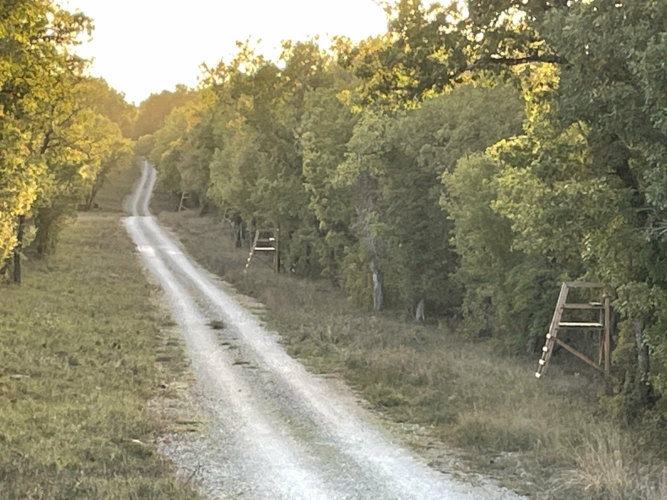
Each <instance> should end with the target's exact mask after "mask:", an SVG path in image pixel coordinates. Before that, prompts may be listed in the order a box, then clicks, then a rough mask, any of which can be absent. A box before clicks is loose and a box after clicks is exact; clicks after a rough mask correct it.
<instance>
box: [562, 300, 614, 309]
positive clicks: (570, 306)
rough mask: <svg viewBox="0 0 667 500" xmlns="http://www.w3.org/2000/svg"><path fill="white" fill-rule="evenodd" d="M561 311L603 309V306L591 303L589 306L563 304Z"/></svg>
mask: <svg viewBox="0 0 667 500" xmlns="http://www.w3.org/2000/svg"><path fill="white" fill-rule="evenodd" d="M563 309H584V310H590V309H604V306H603V305H602V304H600V303H599V302H591V303H590V304H563Z"/></svg>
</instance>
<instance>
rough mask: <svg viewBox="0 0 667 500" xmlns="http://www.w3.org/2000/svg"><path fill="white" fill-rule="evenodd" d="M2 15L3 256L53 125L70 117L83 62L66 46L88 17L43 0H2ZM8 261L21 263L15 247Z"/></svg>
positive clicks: (42, 170) (15, 234)
mask: <svg viewBox="0 0 667 500" xmlns="http://www.w3.org/2000/svg"><path fill="white" fill-rule="evenodd" d="M0 21H1V22H0V26H2V29H1V30H0V116H2V120H0V262H6V259H7V257H8V256H9V254H10V253H11V252H12V251H13V250H14V249H15V248H18V249H19V250H20V248H21V247H22V245H23V241H22V237H23V234H24V231H23V224H24V221H25V218H26V216H27V214H28V213H29V212H30V210H31V208H32V206H33V204H34V203H35V201H36V200H37V198H38V196H40V194H42V185H41V184H42V180H43V179H44V177H45V176H47V175H48V173H47V172H48V169H47V165H46V161H45V158H44V153H45V152H46V150H47V149H48V148H50V147H52V141H53V135H54V129H55V128H56V127H58V126H60V125H61V124H63V123H66V122H67V120H68V116H69V114H70V113H71V109H69V108H68V107H69V106H70V104H71V102H72V97H71V96H72V86H73V84H74V82H75V81H76V79H77V78H78V75H80V73H81V70H82V68H83V66H84V62H83V61H82V60H80V59H79V58H77V57H76V56H75V55H73V53H72V48H73V47H74V46H75V45H76V44H77V38H78V37H79V35H80V34H81V33H83V32H90V29H91V25H90V20H89V19H88V18H86V17H85V16H84V15H83V14H80V13H75V14H71V13H69V12H68V11H66V10H64V9H62V8H60V7H58V6H57V5H55V4H54V3H52V2H51V1H49V0H26V1H23V2H13V1H7V0H4V1H2V2H0ZM14 263H15V266H20V254H19V252H18V251H17V252H16V255H15V259H14ZM6 267H7V266H6V265H5V269H6ZM15 279H17V280H19V281H20V271H19V270H17V272H16V273H15Z"/></svg>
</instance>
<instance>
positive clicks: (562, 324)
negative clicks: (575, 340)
mask: <svg viewBox="0 0 667 500" xmlns="http://www.w3.org/2000/svg"><path fill="white" fill-rule="evenodd" d="M572 288H604V285H602V284H601V283H587V282H581V281H571V282H565V283H563V285H562V286H561V288H560V295H559V296H558V302H557V304H556V310H555V311H554V316H553V318H552V320H551V326H550V327H549V333H547V341H546V344H545V345H544V347H543V348H542V357H541V359H540V361H539V364H538V366H537V372H535V376H536V377H537V378H540V377H541V376H542V375H544V374H545V373H546V371H547V366H549V359H551V354H552V353H553V350H554V347H555V346H556V344H558V345H559V346H561V347H562V348H563V349H565V350H567V351H569V352H570V353H572V354H574V355H575V356H576V357H578V358H579V359H581V360H582V361H584V362H586V363H588V364H589V365H591V366H592V367H593V368H595V369H596V370H598V371H600V372H601V373H602V374H604V375H605V376H609V371H610V369H611V319H610V317H611V314H610V309H609V297H605V296H604V295H603V296H602V298H601V300H600V302H589V303H588V304H571V303H568V302H567V295H568V293H569V291H570V289H572ZM565 310H579V311H582V310H583V311H586V310H591V311H599V321H597V322H591V323H586V322H568V321H563V313H564V312H565ZM570 329H575V330H598V331H599V332H600V347H599V355H598V362H597V363H596V362H594V361H593V360H591V359H589V358H588V357H587V356H586V355H584V354H583V353H581V352H579V351H577V350H576V349H575V348H574V347H572V346H569V345H567V344H566V343H565V342H563V341H562V340H560V339H559V338H558V332H560V331H561V330H570Z"/></svg>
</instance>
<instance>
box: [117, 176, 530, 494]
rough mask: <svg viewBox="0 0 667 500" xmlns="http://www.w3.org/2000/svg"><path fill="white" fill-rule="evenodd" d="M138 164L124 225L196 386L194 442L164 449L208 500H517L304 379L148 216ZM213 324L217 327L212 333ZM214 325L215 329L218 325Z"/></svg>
mask: <svg viewBox="0 0 667 500" xmlns="http://www.w3.org/2000/svg"><path fill="white" fill-rule="evenodd" d="M155 177H156V173H155V170H154V169H153V168H152V167H151V166H149V165H148V164H144V166H143V171H142V176H141V179H140V181H139V183H138V184H137V187H136V189H135V192H134V194H133V196H132V198H131V199H130V200H129V202H128V209H129V210H130V212H131V213H132V214H134V215H133V216H132V217H128V218H126V219H125V221H124V223H125V226H126V228H127V230H128V232H129V233H130V235H131V236H132V238H133V240H134V242H135V243H136V245H137V248H138V250H139V253H140V255H141V257H142V260H143V263H144V265H145V266H146V267H147V268H148V270H149V271H150V272H151V274H152V275H153V276H154V278H155V279H156V280H157V281H158V282H159V283H160V285H161V286H162V288H163V290H164V292H165V295H166V298H167V300H168V303H169V307H170V309H171V312H172V314H173V317H174V320H175V321H176V322H177V323H178V326H179V328H180V330H181V333H182V335H183V337H184V339H185V342H186V345H187V351H188V355H189V357H190V360H191V362H192V370H193V372H194V375H195V376H196V379H197V382H196V385H195V388H194V393H195V397H194V398H193V401H194V403H193V404H196V405H197V408H196V412H197V413H198V414H199V415H201V416H203V417H204V419H205V420H206V421H207V426H206V431H205V432H204V433H201V434H194V435H193V434H180V435H174V436H170V438H169V439H168V440H165V442H164V443H163V444H162V445H161V451H162V452H163V453H165V454H166V455H167V456H168V457H169V458H170V459H171V460H173V461H174V463H175V464H176V465H177V466H178V467H179V469H180V470H181V472H182V474H183V475H184V476H186V477H187V478H188V479H189V480H191V481H193V482H195V483H196V484H197V485H198V486H199V488H200V490H201V492H202V493H203V495H204V496H205V497H207V498H215V499H218V498H243V499H271V500H274V499H275V500H278V499H308V500H311V499H312V500H317V499H332V500H337V499H369V500H375V499H378V500H379V499H397V500H398V499H400V500H403V499H441V500H450V499H451V500H458V499H480V500H482V499H485V500H486V499H508V500H509V499H518V498H520V497H518V496H517V495H515V494H514V493H512V492H510V491H508V490H506V489H502V488H499V487H497V486H495V485H493V484H491V483H488V484H482V485H475V486H472V485H469V484H466V483H462V482H458V481H456V480H454V479H453V478H452V477H450V476H448V475H446V474H443V473H440V472H436V471H435V470H433V469H431V468H429V467H428V466H427V465H426V464H424V463H423V462H421V461H420V460H419V459H417V458H415V457H414V456H413V455H412V454H411V453H410V452H409V451H407V450H406V449H404V448H402V447H400V446H398V445H396V444H395V443H393V442H392V440H391V439H390V438H389V437H388V435H387V433H385V432H384V431H382V430H380V429H379V428H378V427H377V426H376V425H374V424H372V423H370V422H372V421H373V418H372V417H371V416H370V415H369V414H368V413H367V411H366V410H363V409H362V408H361V407H360V406H359V405H358V404H356V403H355V401H354V398H353V397H351V395H350V392H349V391H347V392H346V391H344V390H341V388H340V387H338V386H337V385H336V384H333V383H331V381H330V380H327V379H324V378H321V377H317V376H314V375H312V374H310V373H308V372H307V371H306V370H305V369H304V368H303V366H302V365H301V364H300V363H299V362H298V361H296V360H294V359H292V358H291V357H289V356H288V355H287V354H286V353H285V352H284V351H283V349H282V347H281V346H280V345H279V344H278V338H277V335H276V334H275V333H273V332H269V331H267V330H265V329H264V328H263V326H262V325H261V323H260V322H259V321H258V320H257V319H256V318H255V317H254V316H253V315H252V314H251V313H250V312H248V311H247V310H245V309H244V308H242V307H241V306H240V305H239V304H238V303H237V302H236V301H235V300H234V299H233V298H232V296H231V295H230V293H229V292H228V290H229V289H228V287H226V286H225V284H224V283H222V282H220V281H219V280H216V279H214V278H213V277H212V276H210V275H209V274H208V273H207V272H206V271H204V270H203V269H202V268H200V267H199V266H198V265H197V264H195V263H194V262H193V261H191V260H190V258H189V257H188V256H187V255H185V254H184V253H183V251H182V250H181V248H180V247H179V246H178V245H177V244H176V243H175V242H174V241H173V240H172V239H171V238H170V237H169V235H168V234H167V233H166V232H165V231H164V230H163V229H162V228H161V227H160V226H159V224H158V223H157V222H156V220H155V219H154V218H153V217H152V216H151V215H150V212H149V209H148V202H149V199H150V195H151V192H152V189H153V186H154V184H155ZM212 321H214V322H216V323H215V326H216V328H215V329H214V328H212V327H211V326H209V325H210V324H211V322H212ZM220 322H221V323H220Z"/></svg>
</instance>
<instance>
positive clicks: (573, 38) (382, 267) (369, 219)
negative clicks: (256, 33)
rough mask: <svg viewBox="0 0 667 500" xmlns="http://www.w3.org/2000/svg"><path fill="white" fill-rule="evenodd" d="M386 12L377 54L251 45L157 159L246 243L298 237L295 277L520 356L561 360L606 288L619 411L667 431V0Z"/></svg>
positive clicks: (146, 144)
mask: <svg viewBox="0 0 667 500" xmlns="http://www.w3.org/2000/svg"><path fill="white" fill-rule="evenodd" d="M386 8H387V11H388V14H389V16H388V18H389V29H388V33H387V34H386V35H384V36H381V37H375V38H369V39H367V40H365V41H363V42H360V43H356V44H355V43H351V42H350V41H349V40H346V39H344V38H339V39H337V40H336V42H335V44H334V46H333V47H332V48H331V49H330V50H326V51H325V50H322V49H321V48H320V47H319V45H318V43H317V40H311V41H307V42H300V43H293V42H285V43H284V45H283V52H282V55H281V56H280V58H279V59H278V60H277V61H269V60H267V59H265V58H263V57H262V56H261V55H258V54H257V53H256V52H255V51H254V50H253V49H252V47H250V46H249V45H248V44H239V50H238V54H237V56H236V57H235V58H234V59H232V60H231V61H229V62H224V61H221V62H220V63H219V64H218V65H217V66H216V67H212V68H205V72H204V77H205V78H204V84H203V85H202V86H201V88H200V89H198V90H196V91H191V92H189V94H188V96H189V97H188V99H187V102H186V103H185V104H183V105H182V106H180V107H177V108H175V109H174V110H173V111H172V112H171V113H170V114H169V115H168V116H167V117H166V119H165V122H164V126H162V127H161V128H160V129H159V130H157V131H156V132H155V133H154V134H150V135H145V136H143V137H141V138H139V140H138V151H139V152H141V153H142V154H145V155H147V156H149V157H150V160H151V161H152V162H153V163H154V164H155V165H156V166H157V168H158V171H159V181H160V183H161V185H162V187H163V188H164V189H165V190H167V191H171V192H174V193H182V192H187V193H189V194H190V195H191V197H192V199H194V201H195V203H196V204H198V205H199V206H200V207H201V208H202V210H208V209H210V208H211V207H213V208H215V209H216V210H218V211H219V212H220V213H222V214H223V215H224V216H226V217H227V218H228V219H229V220H230V221H232V222H233V223H234V224H235V225H236V226H237V229H238V230H237V234H242V231H241V230H240V229H241V228H248V229H252V228H255V227H279V228H280V231H281V238H282V244H283V252H284V255H283V256H282V258H283V260H284V262H285V263H286V265H287V267H288V268H289V269H291V271H292V272H294V273H296V274H299V275H304V276H318V277H326V278H327V279H330V280H332V281H333V282H334V283H336V284H337V285H338V286H340V287H341V288H342V289H343V290H344V291H345V292H346V293H347V294H348V296H349V297H350V299H351V300H353V301H355V302H356V303H358V304H359V305H361V306H365V307H369V308H371V307H372V308H375V309H377V310H379V309H382V308H385V309H386V308H389V309H394V310H402V311H406V312H409V313H410V314H415V313H419V314H421V313H422V312H423V311H425V312H426V315H427V316H431V317H434V316H436V317H437V316H440V317H442V316H459V317H460V318H461V330H462V331H463V332H465V334H466V335H468V336H469V337H470V338H480V337H488V338H492V339H494V341H495V342H497V343H498V345H499V346H501V347H503V348H504V349H505V350H506V351H507V352H510V353H519V352H524V353H525V352H533V351H534V350H537V349H539V348H540V347H541V343H542V342H543V338H544V334H545V332H546V331H547V329H548V325H549V322H550V318H551V315H552V313H553V308H554V305H555V302H556V298H557V295H558V289H559V285H560V282H562V281H565V280H567V281H573V280H594V281H600V282H602V283H604V284H605V286H606V293H607V294H609V295H610V296H611V297H612V299H613V304H614V310H615V315H616V330H615V336H614V340H615V350H614V354H613V365H614V372H613V380H612V381H611V382H610V384H609V392H608V394H607V396H606V399H607V400H608V401H610V402H611V407H612V408H613V409H614V411H616V413H617V414H618V415H619V417H621V418H623V419H625V420H627V421H633V420H636V419H638V418H640V417H642V418H643V417H646V415H647V413H646V411H648V412H649V413H648V415H664V414H665V406H664V405H665V398H664V397H663V395H664V393H665V391H666V390H667V385H666V381H667V338H666V327H667V307H665V306H666V305H667V294H666V291H667V281H666V277H667V273H666V271H667V267H666V266H667V258H666V257H667V255H666V250H667V246H666V244H665V238H664V236H665V234H666V233H667V230H666V229H665V228H667V214H666V212H665V210H666V208H667V149H666V148H667V140H666V139H667V135H666V134H667V111H666V110H667V78H665V70H664V64H665V63H664V61H665V60H667V43H665V42H667V28H665V27H666V26H667V2H665V1H664V0H643V1H636V2H629V3H625V2H619V1H618V0H613V1H610V0H593V1H587V2H578V1H575V2H559V1H556V2H554V1H542V0H528V1H514V0H508V1H505V2H501V3H498V2H491V1H489V0H480V1H478V2H474V3H472V2H458V3H452V4H449V5H447V6H442V5H438V4H433V5H431V6H425V5H423V4H422V2H420V1H418V0H401V1H398V2H396V3H393V4H387V6H386ZM647 360H650V362H647Z"/></svg>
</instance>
